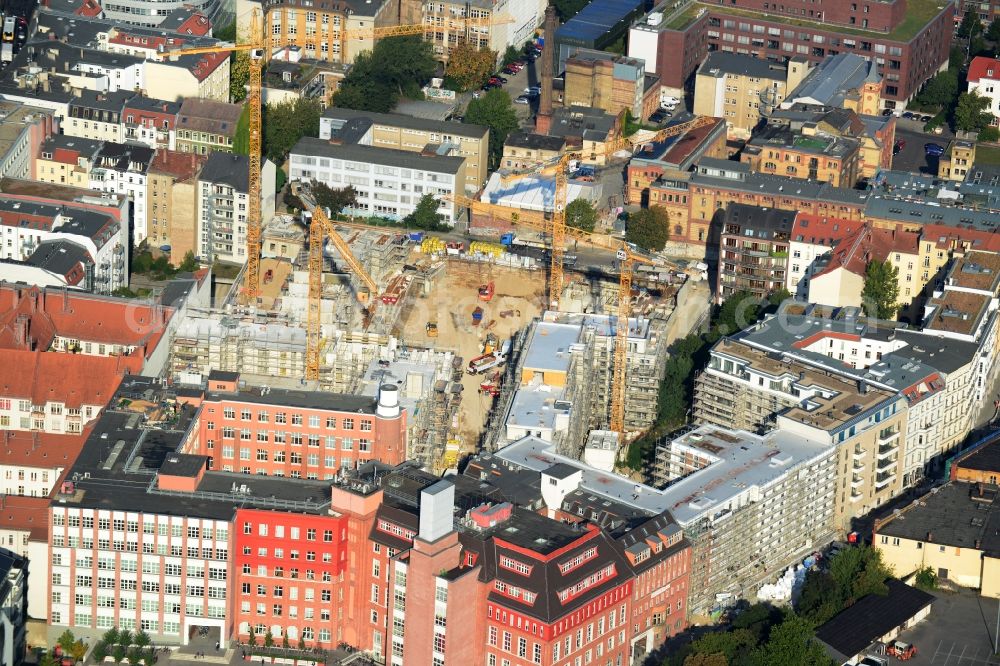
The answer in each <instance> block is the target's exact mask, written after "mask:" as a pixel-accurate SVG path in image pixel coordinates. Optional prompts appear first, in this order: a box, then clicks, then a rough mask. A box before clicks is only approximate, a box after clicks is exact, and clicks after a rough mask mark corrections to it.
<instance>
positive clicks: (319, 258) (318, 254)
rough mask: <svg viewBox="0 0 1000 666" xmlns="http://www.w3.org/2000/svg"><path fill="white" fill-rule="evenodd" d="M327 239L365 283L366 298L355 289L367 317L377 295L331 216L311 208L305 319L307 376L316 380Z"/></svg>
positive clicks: (318, 362) (374, 287)
mask: <svg viewBox="0 0 1000 666" xmlns="http://www.w3.org/2000/svg"><path fill="white" fill-rule="evenodd" d="M325 238H329V239H330V242H331V243H333V245H334V247H336V248H337V251H338V252H340V256H341V257H342V258H343V260H344V261H345V262H346V263H347V265H348V266H349V267H350V269H351V272H352V273H354V275H356V276H357V277H358V279H360V280H361V282H363V283H364V285H365V288H366V289H368V297H367V299H366V298H362V294H361V292H360V291H359V292H357V297H358V301H359V302H361V303H362V304H365V302H366V301H367V306H368V317H369V318H370V317H371V315H372V313H373V312H374V308H375V300H376V298H377V296H378V285H376V284H375V280H373V279H372V277H371V276H370V275H368V271H366V270H365V268H364V266H362V265H361V262H359V261H358V260H357V258H355V256H354V255H353V254H351V248H350V247H349V246H348V245H347V241H345V240H344V239H343V238H341V237H340V234H338V233H337V230H336V229H334V227H333V223H332V222H331V221H330V218H328V217H327V216H326V212H325V211H324V210H323V208H322V206H316V207H314V208H313V211H312V221H311V222H310V224H309V306H308V314H307V318H306V379H308V380H315V379H319V366H320V355H321V352H322V346H323V338H322V329H321V326H320V314H321V312H320V309H321V307H322V298H323V241H324V239H325Z"/></svg>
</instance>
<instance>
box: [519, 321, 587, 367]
mask: <svg viewBox="0 0 1000 666" xmlns="http://www.w3.org/2000/svg"><path fill="white" fill-rule="evenodd" d="M582 332H583V331H582V329H581V328H580V326H579V325H576V324H559V323H555V322H549V321H540V322H538V323H537V324H536V325H535V329H534V330H533V331H532V333H531V337H530V338H529V339H528V343H527V344H526V345H525V354H524V361H522V364H523V367H524V368H525V369H528V370H542V371H551V372H566V371H567V370H569V362H570V348H571V347H572V346H573V345H575V344H576V343H577V342H579V341H580V335H581V333H582Z"/></svg>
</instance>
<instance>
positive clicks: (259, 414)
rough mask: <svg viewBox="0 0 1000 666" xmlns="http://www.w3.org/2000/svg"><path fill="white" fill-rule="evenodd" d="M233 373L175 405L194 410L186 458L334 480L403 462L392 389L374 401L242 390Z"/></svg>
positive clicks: (402, 416)
mask: <svg viewBox="0 0 1000 666" xmlns="http://www.w3.org/2000/svg"><path fill="white" fill-rule="evenodd" d="M238 386H239V375H238V374H237V373H233V372H219V371H213V372H212V373H211V374H210V375H209V379H208V390H207V391H200V390H199V391H187V392H185V393H184V395H182V396H180V399H181V400H183V401H184V402H185V403H187V404H190V405H193V406H195V407H199V408H200V411H199V416H198V419H197V421H198V426H197V427H198V430H197V436H195V437H191V438H190V439H189V441H188V442H187V444H186V447H185V453H192V454H197V455H204V456H208V459H209V463H208V464H209V469H218V470H221V471H223V472H241V473H243V474H265V475H267V476H288V477H292V478H304V479H332V478H334V477H335V476H336V475H337V474H338V473H339V472H340V471H341V470H342V469H353V468H355V467H357V466H359V465H361V464H364V463H366V462H369V461H372V460H378V461H380V462H383V463H386V464H389V465H396V464H399V463H401V462H402V461H403V460H405V459H406V412H405V411H403V410H402V409H401V408H400V407H399V401H398V394H397V389H396V387H395V386H383V387H382V390H381V392H380V398H379V400H378V401H376V399H375V398H370V397H367V396H346V395H336V394H332V393H327V392H322V391H290V390H285V389H271V388H266V387H265V388H255V389H252V390H240V389H239V388H238Z"/></svg>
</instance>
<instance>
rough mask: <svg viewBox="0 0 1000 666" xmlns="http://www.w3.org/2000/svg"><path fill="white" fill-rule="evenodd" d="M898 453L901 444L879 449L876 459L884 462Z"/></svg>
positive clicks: (888, 445)
mask: <svg viewBox="0 0 1000 666" xmlns="http://www.w3.org/2000/svg"><path fill="white" fill-rule="evenodd" d="M897 451H899V444H887V445H885V446H880V447H878V453H877V454H876V458H878V460H882V459H883V458H887V457H889V456H891V455H893V454H894V453H896V452H897Z"/></svg>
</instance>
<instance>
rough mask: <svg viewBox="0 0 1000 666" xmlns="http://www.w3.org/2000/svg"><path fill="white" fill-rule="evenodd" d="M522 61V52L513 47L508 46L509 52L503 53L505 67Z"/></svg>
mask: <svg viewBox="0 0 1000 666" xmlns="http://www.w3.org/2000/svg"><path fill="white" fill-rule="evenodd" d="M520 59H521V52H520V51H518V50H517V49H516V48H514V47H513V46H508V47H507V50H506V51H504V52H503V66H504V67H506V66H507V65H509V64H511V63H512V62H517V61H518V60H520Z"/></svg>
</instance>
